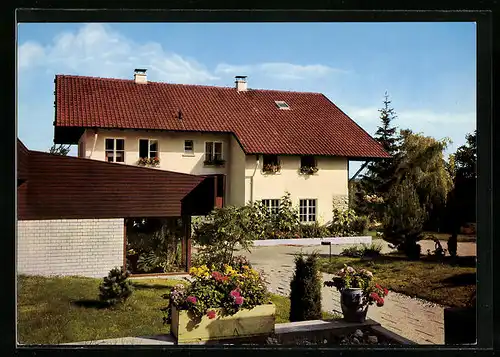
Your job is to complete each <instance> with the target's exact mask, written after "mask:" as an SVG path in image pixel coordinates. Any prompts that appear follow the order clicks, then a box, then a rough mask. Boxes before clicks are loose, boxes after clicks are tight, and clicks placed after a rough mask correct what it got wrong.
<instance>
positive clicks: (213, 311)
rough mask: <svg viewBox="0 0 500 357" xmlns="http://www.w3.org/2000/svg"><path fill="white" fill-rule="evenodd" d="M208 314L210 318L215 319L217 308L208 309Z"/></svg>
mask: <svg viewBox="0 0 500 357" xmlns="http://www.w3.org/2000/svg"><path fill="white" fill-rule="evenodd" d="M207 316H208V318H209V319H210V320H211V319H215V310H210V311H207Z"/></svg>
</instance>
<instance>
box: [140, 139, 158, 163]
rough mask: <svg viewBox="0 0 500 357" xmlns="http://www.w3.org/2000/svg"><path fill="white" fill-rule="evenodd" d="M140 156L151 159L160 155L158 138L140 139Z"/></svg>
mask: <svg viewBox="0 0 500 357" xmlns="http://www.w3.org/2000/svg"><path fill="white" fill-rule="evenodd" d="M139 157H140V158H151V159H152V158H154V157H158V140H151V139H140V140H139Z"/></svg>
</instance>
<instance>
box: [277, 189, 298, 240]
mask: <svg viewBox="0 0 500 357" xmlns="http://www.w3.org/2000/svg"><path fill="white" fill-rule="evenodd" d="M276 223H277V227H276V228H277V229H278V231H279V232H282V233H283V238H293V237H294V236H295V235H296V234H297V233H298V231H299V229H300V221H299V212H298V210H297V209H296V208H294V207H293V205H292V200H291V198H290V193H289V192H286V193H285V195H284V196H283V197H281V200H280V209H279V211H278V214H277V217H276Z"/></svg>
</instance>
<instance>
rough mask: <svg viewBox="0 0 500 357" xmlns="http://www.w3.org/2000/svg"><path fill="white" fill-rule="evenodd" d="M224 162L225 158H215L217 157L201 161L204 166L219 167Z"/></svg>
mask: <svg viewBox="0 0 500 357" xmlns="http://www.w3.org/2000/svg"><path fill="white" fill-rule="evenodd" d="M225 163H226V160H223V159H217V158H215V159H210V160H205V161H203V164H204V165H205V166H216V167H221V166H224V164H225Z"/></svg>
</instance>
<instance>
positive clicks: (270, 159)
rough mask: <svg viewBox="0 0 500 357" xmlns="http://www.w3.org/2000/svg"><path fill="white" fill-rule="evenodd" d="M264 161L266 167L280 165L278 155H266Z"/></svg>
mask: <svg viewBox="0 0 500 357" xmlns="http://www.w3.org/2000/svg"><path fill="white" fill-rule="evenodd" d="M263 161H264V162H263V164H264V166H267V165H279V162H278V155H264V158H263Z"/></svg>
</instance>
